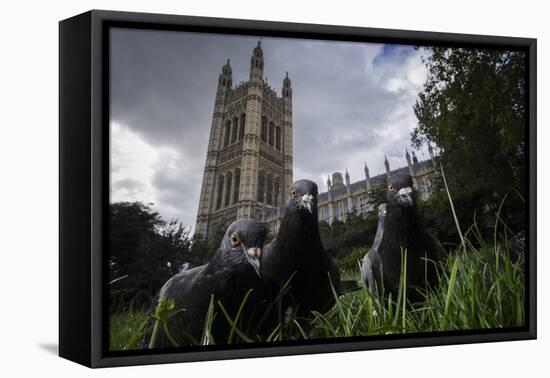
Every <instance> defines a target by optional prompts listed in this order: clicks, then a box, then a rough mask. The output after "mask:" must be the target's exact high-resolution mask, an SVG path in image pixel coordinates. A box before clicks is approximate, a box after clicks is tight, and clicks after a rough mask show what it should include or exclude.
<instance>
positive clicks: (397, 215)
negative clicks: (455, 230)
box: [361, 174, 445, 302]
mask: <svg viewBox="0 0 550 378" xmlns="http://www.w3.org/2000/svg"><path fill="white" fill-rule="evenodd" d="M386 199H387V201H388V202H387V204H383V205H380V206H379V209H378V210H379V212H378V215H379V221H378V229H377V231H376V235H375V239H374V242H373V245H372V247H371V249H370V250H369V251H368V253H367V254H366V255H365V257H364V258H363V264H362V269H361V275H362V278H363V282H364V283H365V285H366V286H367V287H368V288H369V290H370V291H371V293H373V295H375V297H378V295H379V294H380V292H381V290H382V288H383V289H384V291H385V293H386V295H387V294H388V293H391V294H392V298H393V299H396V297H397V295H398V293H399V284H400V278H401V261H402V252H403V253H404V252H406V256H407V260H406V262H407V272H406V273H407V274H406V288H407V299H408V300H410V301H411V302H418V301H420V300H422V298H423V295H422V293H423V290H424V288H426V286H427V285H435V284H436V283H437V272H436V266H435V263H437V262H439V261H440V260H441V259H443V258H444V257H445V251H444V249H443V247H442V246H441V244H440V243H439V241H438V240H437V239H436V238H435V237H434V236H432V235H431V234H430V233H429V232H428V231H427V230H426V228H425V227H424V226H423V224H422V222H421V221H420V217H419V214H418V210H417V206H416V200H415V195H414V189H413V181H412V178H411V176H410V175H408V174H398V175H395V176H392V177H391V178H390V182H389V185H388V188H387V191H386Z"/></svg>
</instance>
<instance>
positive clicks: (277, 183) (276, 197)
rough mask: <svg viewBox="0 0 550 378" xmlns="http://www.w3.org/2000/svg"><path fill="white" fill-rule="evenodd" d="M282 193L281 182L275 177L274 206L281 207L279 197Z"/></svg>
mask: <svg viewBox="0 0 550 378" xmlns="http://www.w3.org/2000/svg"><path fill="white" fill-rule="evenodd" d="M280 193H281V182H280V179H279V177H278V176H277V177H275V185H274V186H273V206H279V195H280Z"/></svg>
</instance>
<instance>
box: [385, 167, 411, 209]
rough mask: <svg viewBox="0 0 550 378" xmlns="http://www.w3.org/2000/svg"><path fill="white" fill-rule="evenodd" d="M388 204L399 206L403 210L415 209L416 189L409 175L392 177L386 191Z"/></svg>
mask: <svg viewBox="0 0 550 378" xmlns="http://www.w3.org/2000/svg"><path fill="white" fill-rule="evenodd" d="M386 198H387V200H388V203H390V204H392V205H397V206H399V207H401V208H405V209H406V208H414V207H415V206H416V201H415V199H414V189H413V181H412V177H411V176H410V175H408V174H398V175H395V176H392V177H391V178H390V180H389V183H388V190H387V191H386Z"/></svg>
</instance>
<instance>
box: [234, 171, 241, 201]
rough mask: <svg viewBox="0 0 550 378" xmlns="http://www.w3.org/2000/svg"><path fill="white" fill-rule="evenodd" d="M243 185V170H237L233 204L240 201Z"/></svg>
mask: <svg viewBox="0 0 550 378" xmlns="http://www.w3.org/2000/svg"><path fill="white" fill-rule="evenodd" d="M240 185H241V170H240V169H239V168H237V169H235V190H234V191H233V203H237V202H238V201H239V189H240Z"/></svg>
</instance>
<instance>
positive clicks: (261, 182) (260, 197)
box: [257, 172, 265, 202]
mask: <svg viewBox="0 0 550 378" xmlns="http://www.w3.org/2000/svg"><path fill="white" fill-rule="evenodd" d="M264 193H265V173H264V172H260V174H259V175H258V195H257V198H258V202H264V200H265V197H264Z"/></svg>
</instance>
